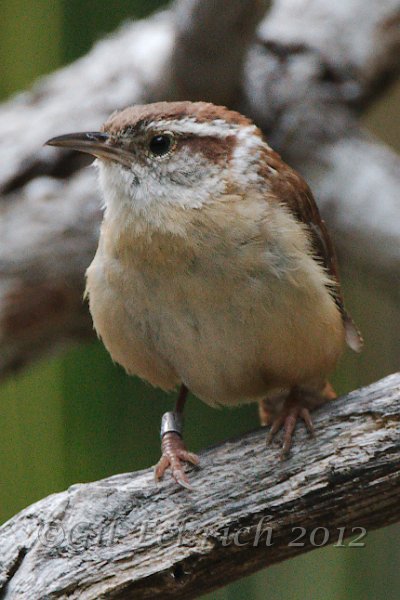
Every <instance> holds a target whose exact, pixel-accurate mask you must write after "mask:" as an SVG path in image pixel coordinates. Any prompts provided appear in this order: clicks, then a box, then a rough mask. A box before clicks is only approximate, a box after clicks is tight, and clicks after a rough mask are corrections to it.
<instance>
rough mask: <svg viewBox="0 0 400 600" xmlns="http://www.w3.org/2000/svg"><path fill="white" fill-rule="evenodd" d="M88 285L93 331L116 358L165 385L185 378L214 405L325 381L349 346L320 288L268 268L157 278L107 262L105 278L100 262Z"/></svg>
mask: <svg viewBox="0 0 400 600" xmlns="http://www.w3.org/2000/svg"><path fill="white" fill-rule="evenodd" d="M102 264H104V261H102ZM110 273H111V275H110ZM292 279H293V278H292ZM88 290H89V296H90V308H91V312H92V316H93V320H94V325H95V328H96V330H97V332H98V333H99V335H100V336H101V337H102V339H103V341H104V343H105V345H106V347H107V349H108V350H109V352H110V354H111V356H112V357H113V359H114V360H115V361H117V362H119V363H120V364H121V365H122V366H124V367H125V369H126V370H127V371H128V372H129V373H134V374H137V375H139V376H140V377H142V378H144V379H146V380H147V381H149V382H150V383H152V384H153V385H156V386H160V387H162V388H164V389H170V388H172V387H174V386H175V385H176V384H177V383H179V382H183V383H184V384H185V385H186V386H187V387H188V388H189V389H190V390H191V391H192V392H193V393H194V394H196V395H197V396H198V397H199V398H201V399H202V400H204V401H205V402H207V403H209V404H237V403H241V402H246V401H254V400H256V399H257V398H259V397H262V396H263V395H265V394H266V393H268V392H269V391H270V390H272V389H276V388H286V387H289V386H291V385H299V384H303V383H305V384H307V383H310V384H312V383H313V382H316V385H319V383H320V382H322V381H324V379H325V377H326V375H327V374H328V373H329V372H330V371H331V370H332V369H333V367H334V365H335V363H336V361H337V358H338V356H339V354H340V352H341V349H342V346H343V326H342V323H341V318H340V315H339V311H338V310H337V308H336V306H335V304H334V302H333V300H332V299H331V297H330V295H329V294H328V292H327V290H326V288H324V286H319V287H318V286H316V288H315V289H310V287H309V286H299V285H297V283H296V282H295V283H293V281H292V280H282V279H279V278H277V277H273V276H269V275H268V273H263V274H262V276H261V275H260V276H258V277H254V275H252V277H244V278H237V279H235V278H228V277H224V276H223V273H222V272H220V273H218V274H217V273H215V274H212V273H208V275H207V276H205V275H204V273H199V274H193V273H188V272H187V271H185V272H180V273H175V274H174V275H173V276H170V277H164V278H163V277H161V278H160V273H159V272H156V273H149V272H148V273H146V272H143V271H138V270H132V271H131V272H130V273H127V272H126V269H124V270H121V271H119V269H118V267H116V268H114V270H113V269H110V265H108V268H107V277H106V276H105V273H104V269H103V267H102V266H101V267H100V263H99V264H96V260H95V261H94V263H93V264H92V266H91V267H90V269H89V271H88Z"/></svg>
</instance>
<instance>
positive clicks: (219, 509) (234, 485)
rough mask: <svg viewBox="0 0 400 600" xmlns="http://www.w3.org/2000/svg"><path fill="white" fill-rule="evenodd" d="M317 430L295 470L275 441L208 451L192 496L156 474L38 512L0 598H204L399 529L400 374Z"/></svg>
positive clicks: (5, 546) (7, 561)
mask: <svg viewBox="0 0 400 600" xmlns="http://www.w3.org/2000/svg"><path fill="white" fill-rule="evenodd" d="M315 425H316V429H317V432H318V437H317V438H316V439H314V440H310V439H309V438H308V437H307V434H306V433H305V432H304V431H303V428H302V427H299V429H298V431H297V432H296V439H295V444H294V448H293V452H292V456H291V457H290V458H289V459H288V460H286V461H284V462H278V461H277V455H278V452H279V450H278V449H277V448H276V447H275V448H266V446H265V438H266V434H265V431H264V430H257V431H254V432H252V433H249V434H246V435H244V436H243V437H242V438H240V439H236V440H231V441H228V442H225V443H223V444H221V445H219V446H216V447H214V448H211V449H209V450H206V451H205V452H203V453H202V454H201V468H200V469H199V470H198V471H192V472H191V473H190V478H191V481H192V483H193V485H194V486H195V490H194V491H193V492H188V491H187V490H182V489H179V488H178V487H177V486H176V485H175V484H174V483H172V482H171V480H169V479H166V480H165V481H164V482H162V483H161V484H159V485H156V484H155V483H154V482H153V477H152V471H151V470H150V469H147V470H145V471H140V472H137V473H132V474H124V475H117V476H115V477H110V478H108V479H104V480H102V481H98V482H94V483H89V484H83V485H74V486H72V487H71V488H70V489H69V490H67V491H66V492H62V493H60V494H54V495H52V496H49V497H48V498H45V499H44V500H41V501H40V502H38V503H36V504H34V505H32V506H30V507H29V508H27V509H25V510H24V511H22V512H21V513H20V514H19V515H17V516H15V517H14V518H13V519H11V520H10V521H9V522H8V523H6V524H5V525H4V526H3V527H2V528H1V529H0V548H1V561H0V591H1V592H2V598H3V599H5V600H7V599H10V600H11V599H12V598H19V599H20V600H24V599H26V600H28V599H29V600H39V599H41V598H49V599H50V598H51V599H55V598H61V599H65V600H66V599H67V598H72V597H73V598H77V597H79V598H84V599H85V600H89V599H95V598H100V597H107V598H115V599H121V600H122V599H126V598H132V599H133V598H140V599H141V600H146V599H147V598H149V599H150V598H151V599H154V598H162V599H163V600H167V599H168V598H171V599H172V598H173V599H174V600H178V599H183V598H185V599H188V598H195V597H197V596H199V595H200V594H202V593H205V592H207V591H210V590H212V589H215V588H217V587H220V586H222V585H225V584H227V583H230V582H231V581H233V580H235V579H238V578H240V577H243V576H244V575H248V574H250V573H252V572H254V571H256V570H258V569H261V568H264V567H266V566H268V565H271V564H273V563H276V562H278V561H282V560H286V559H287V558H290V557H293V556H295V555H298V554H301V553H303V552H308V551H309V550H312V549H313V548H315V547H318V546H322V545H326V544H328V543H339V544H340V543H342V544H344V543H345V542H343V541H342V542H341V541H340V540H341V539H342V540H343V539H345V538H347V536H351V535H354V534H357V535H360V534H362V532H363V529H362V528H364V529H365V530H366V532H367V533H368V531H370V530H372V529H375V528H377V527H382V526H384V525H389V524H390V523H394V522H396V521H398V520H400V504H399V501H398V498H399V492H400V467H399V465H400V441H399V440H400V437H399V433H400V374H399V373H398V374H395V375H391V376H389V377H386V378H385V379H383V380H381V381H379V382H377V383H374V384H373V385H370V386H368V387H366V388H363V389H361V390H357V391H355V392H352V393H351V394H349V395H348V396H346V397H343V398H340V399H338V400H337V401H334V402H332V403H330V404H328V405H325V406H323V407H321V408H320V409H319V410H318V411H316V413H315ZM301 528H304V529H301ZM318 528H319V529H318ZM341 536H342V537H341ZM361 537H363V535H361ZM296 540H297V543H296ZM364 542H366V543H368V537H367V538H366V539H364Z"/></svg>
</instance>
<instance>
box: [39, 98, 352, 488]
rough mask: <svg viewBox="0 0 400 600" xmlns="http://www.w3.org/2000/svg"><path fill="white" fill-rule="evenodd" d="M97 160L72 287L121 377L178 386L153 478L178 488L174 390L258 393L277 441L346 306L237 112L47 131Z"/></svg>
mask: <svg viewBox="0 0 400 600" xmlns="http://www.w3.org/2000/svg"><path fill="white" fill-rule="evenodd" d="M47 143H48V144H50V145H52V146H61V147H66V148H71V149H74V150H80V151H81V152H88V153H90V154H92V155H94V156H95V157H97V160H96V161H95V164H96V166H97V168H98V173H99V178H100V185H101V189H102V192H103V195H104V206H105V211H104V219H103V223H102V226H101V234H100V241H99V246H98V249H97V252H96V256H95V258H94V260H93V262H92V264H91V265H90V267H89V268H88V270H87V286H86V293H87V295H88V297H89V305H90V311H91V314H92V317H93V322H94V326H95V329H96V331H97V333H98V335H99V336H100V337H101V339H102V340H103V342H104V344H105V346H106V348H107V349H108V351H109V352H110V354H111V356H112V358H113V359H114V360H115V361H116V362H118V363H120V364H121V365H122V366H123V367H124V368H125V369H126V371H127V372H128V373H129V374H135V375H138V376H139V377H142V378H143V379H145V380H147V381H148V382H150V383H151V384H152V385H154V386H158V387H160V388H162V389H164V390H173V389H174V388H176V386H178V385H180V386H181V391H180V394H179V398H178V402H177V406H176V409H175V411H174V412H170V413H166V414H165V415H164V417H163V425H162V432H161V433H162V458H161V460H160V462H159V463H158V465H157V466H156V471H155V473H156V477H157V478H159V477H161V476H162V475H163V473H164V472H165V470H166V469H167V468H170V469H171V471H172V475H173V477H174V478H175V480H176V481H177V482H178V483H180V484H181V485H183V486H189V483H188V479H187V476H186V474H185V471H184V464H183V463H184V462H185V461H189V462H192V463H197V462H198V459H197V457H196V456H195V455H194V454H192V453H190V452H188V451H187V450H186V448H185V446H184V443H183V440H182V437H181V435H182V419H181V417H182V411H183V405H184V402H185V398H186V393H187V390H190V391H192V392H193V393H194V394H195V395H196V396H198V397H199V398H200V399H201V400H203V401H204V402H207V403H208V404H210V405H234V404H240V403H243V402H255V401H259V402H260V404H261V413H262V417H263V420H264V422H265V421H269V422H272V428H271V436H273V435H274V434H275V433H276V432H277V431H278V430H279V429H280V428H281V427H283V429H284V434H283V435H284V441H283V453H284V454H286V453H287V452H288V450H289V447H290V443H291V437H292V433H293V431H294V428H295V424H296V420H297V418H298V417H300V418H302V419H303V420H304V421H305V424H306V426H307V428H308V429H309V430H310V431H312V421H311V418H310V414H309V410H310V409H311V408H313V407H314V406H315V405H316V404H318V403H320V402H323V401H325V400H327V399H329V398H331V397H333V396H334V394H333V392H332V389H331V388H330V386H329V384H328V383H327V376H328V375H329V373H330V372H331V371H332V370H333V368H334V367H335V364H336V362H337V360H338V358H339V356H340V354H341V352H342V350H343V347H344V344H345V342H347V344H348V345H349V346H350V347H351V348H352V349H353V350H355V351H358V350H360V349H361V345H362V340H361V337H360V335H359V333H358V331H357V329H356V328H355V326H354V324H353V321H352V320H351V318H350V317H349V316H348V314H347V313H346V311H345V309H344V306H343V301H342V296H341V292H340V284H339V279H338V273H337V263H336V258H335V254H334V250H333V247H332V242H331V239H330V237H329V235H328V232H327V230H326V227H325V224H324V222H323V221H322V220H321V217H320V215H319V212H318V209H317V206H316V204H315V201H314V198H313V196H312V194H311V192H310V189H309V188H308V186H307V184H306V183H305V182H304V181H303V179H302V178H301V177H300V176H299V175H298V174H297V173H296V172H295V171H293V170H292V169H291V168H290V167H289V166H288V165H286V164H285V163H284V162H283V161H282V160H281V158H280V157H279V155H278V154H276V153H275V152H274V151H273V150H271V148H270V147H269V146H268V144H267V142H266V141H265V139H264V138H263V136H262V133H261V131H260V130H259V129H258V128H257V127H256V126H255V125H254V124H253V123H252V122H251V121H250V120H249V119H247V118H246V117H244V116H242V115H241V114H239V113H237V112H233V111H231V110H228V109H227V108H224V107H221V106H214V105H212V104H208V103H204V102H195V103H191V102H171V103H168V102H160V103H156V104H148V105H144V106H132V107H129V108H126V109H125V110H122V111H121V112H116V113H114V114H112V115H111V117H110V118H109V119H108V121H107V122H106V123H105V124H104V125H103V127H102V128H101V131H100V132H95V133H73V134H69V135H64V136H60V137H56V138H53V139H51V140H49V141H48V142H47Z"/></svg>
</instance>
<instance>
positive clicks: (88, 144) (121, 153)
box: [45, 131, 132, 167]
mask: <svg viewBox="0 0 400 600" xmlns="http://www.w3.org/2000/svg"><path fill="white" fill-rule="evenodd" d="M45 145H47V146H59V147H61V148H69V149H71V150H78V151H79V152H86V153H87V154H92V155H93V156H96V157H97V158H105V159H108V160H113V161H116V162H119V163H121V164H122V165H124V166H125V167H130V166H131V165H132V155H131V154H130V153H129V152H128V151H127V150H124V149H123V148H121V147H120V146H117V145H116V144H115V142H113V141H112V140H111V138H110V136H109V135H108V134H107V133H102V132H100V131H85V132H82V133H67V134H66V135H59V136H57V137H54V138H51V139H50V140H48V141H47V142H46V143H45Z"/></svg>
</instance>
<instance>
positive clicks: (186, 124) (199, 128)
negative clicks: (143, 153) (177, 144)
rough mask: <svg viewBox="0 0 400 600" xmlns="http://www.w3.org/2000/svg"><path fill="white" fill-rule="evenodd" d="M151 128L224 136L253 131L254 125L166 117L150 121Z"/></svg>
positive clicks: (204, 135)
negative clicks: (200, 121)
mask: <svg viewBox="0 0 400 600" xmlns="http://www.w3.org/2000/svg"><path fill="white" fill-rule="evenodd" d="M148 127H149V128H151V129H157V130H160V129H162V130H167V131H168V130H171V131H172V132H176V133H190V134H193V135H198V136H199V137H207V136H216V137H220V138H226V137H229V136H230V135H233V134H236V133H237V132H239V131H242V130H247V131H248V132H249V133H253V132H255V130H256V129H257V127H256V126H255V125H248V126H245V127H244V126H243V125H237V124H235V123H227V122H226V121H224V120H223V119H215V120H214V121H210V122H209V123H199V122H198V121H196V120H195V119H194V118H193V117H187V118H183V119H166V120H164V121H151V122H150V123H149V124H148Z"/></svg>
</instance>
